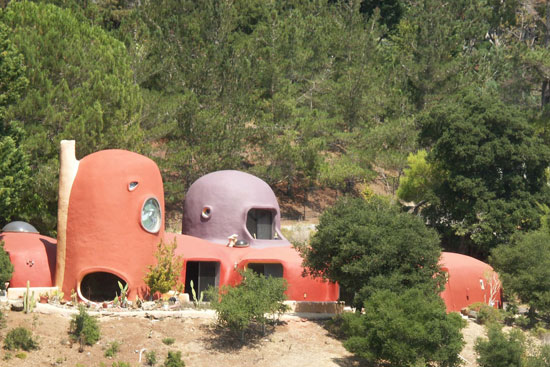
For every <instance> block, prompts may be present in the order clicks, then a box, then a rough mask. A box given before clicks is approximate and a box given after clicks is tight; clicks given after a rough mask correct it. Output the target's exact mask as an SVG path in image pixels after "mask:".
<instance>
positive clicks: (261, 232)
mask: <svg viewBox="0 0 550 367" xmlns="http://www.w3.org/2000/svg"><path fill="white" fill-rule="evenodd" d="M246 229H248V232H249V233H250V235H251V236H252V238H256V239H258V240H272V239H273V211H272V210H268V209H250V210H249V211H248V215H247V216H246Z"/></svg>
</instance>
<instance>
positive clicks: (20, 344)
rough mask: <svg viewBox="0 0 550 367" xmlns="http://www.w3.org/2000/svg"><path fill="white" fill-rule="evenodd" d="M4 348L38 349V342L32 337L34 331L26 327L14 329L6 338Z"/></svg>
mask: <svg viewBox="0 0 550 367" xmlns="http://www.w3.org/2000/svg"><path fill="white" fill-rule="evenodd" d="M4 348H6V349H7V350H18V349H22V350H24V351H27V352H28V351H31V350H33V349H38V342H37V341H36V340H34V339H33V338H32V332H31V331H30V330H28V329H25V328H24V327H18V328H15V329H12V330H11V331H10V332H9V333H8V335H6V339H5V340H4Z"/></svg>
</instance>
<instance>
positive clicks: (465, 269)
mask: <svg viewBox="0 0 550 367" xmlns="http://www.w3.org/2000/svg"><path fill="white" fill-rule="evenodd" d="M440 264H441V268H442V270H443V271H445V272H446V273H447V274H448V275H447V277H448V282H447V284H445V290H444V291H443V292H442V293H441V298H443V300H444V301H445V305H446V306H447V311H460V310H461V309H463V308H464V307H466V306H469V305H471V304H472V303H476V302H483V303H485V304H487V303H489V300H490V297H491V287H495V286H497V287H498V290H497V292H496V295H495V304H494V306H495V307H500V306H502V300H501V292H500V286H499V285H498V284H497V283H496V282H495V281H494V280H497V279H498V277H496V274H495V272H494V270H493V268H492V267H491V266H489V265H488V264H486V263H484V262H482V261H479V260H477V259H474V258H473V257H470V256H466V255H461V254H455V253H451V252H443V253H442V255H441V260H440ZM493 276H495V277H496V278H494V280H493V281H491V279H492V278H493ZM491 283H492V284H491Z"/></svg>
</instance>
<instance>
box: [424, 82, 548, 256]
mask: <svg viewBox="0 0 550 367" xmlns="http://www.w3.org/2000/svg"><path fill="white" fill-rule="evenodd" d="M420 123H421V135H420V136H421V141H422V142H423V144H424V145H426V146H431V150H430V153H429V154H428V157H427V160H428V162H429V163H430V164H433V165H436V166H437V167H438V169H440V170H441V171H443V172H445V176H444V177H443V180H442V181H441V182H440V183H439V184H438V186H437V187H436V188H435V190H434V192H435V196H436V198H437V199H435V200H432V201H431V202H430V205H429V206H428V207H427V208H425V209H424V210H423V211H422V213H423V214H424V215H425V216H426V217H427V218H428V220H429V222H430V223H431V224H432V225H434V226H435V227H436V228H438V229H439V231H440V232H441V233H442V234H443V235H444V245H445V246H447V247H449V248H453V246H455V247H458V246H459V245H460V246H462V248H464V247H466V246H467V247H468V249H469V250H470V251H472V252H474V251H475V252H476V253H478V254H480V255H484V256H486V255H487V254H488V252H489V250H490V249H492V248H494V247H495V246H496V245H497V244H500V243H505V242H507V241H508V239H509V238H510V236H511V235H512V234H513V233H514V232H515V231H517V230H518V229H519V230H522V231H527V230H529V229H533V228H537V227H538V226H539V221H538V218H539V217H540V211H539V210H538V208H537V204H536V203H537V202H542V201H543V200H545V197H546V196H545V195H546V193H545V192H546V187H547V185H546V175H545V169H546V167H548V165H549V164H550V149H549V147H548V145H546V144H545V143H544V141H543V140H542V139H540V137H539V136H537V134H535V133H534V131H533V129H532V128H531V127H530V126H529V125H528V124H527V121H526V119H525V116H524V115H522V114H521V113H520V112H518V109H517V108H515V107H513V106H509V105H506V104H505V103H503V102H502V101H501V100H500V98H499V97H497V96H494V95H493V94H491V93H490V92H486V91H478V90H474V89H466V90H464V91H461V92H459V93H457V94H455V95H451V96H449V97H448V98H446V99H445V103H441V104H439V105H438V106H437V107H434V108H433V109H431V110H430V111H429V113H426V114H425V115H423V117H422V118H421V120H420Z"/></svg>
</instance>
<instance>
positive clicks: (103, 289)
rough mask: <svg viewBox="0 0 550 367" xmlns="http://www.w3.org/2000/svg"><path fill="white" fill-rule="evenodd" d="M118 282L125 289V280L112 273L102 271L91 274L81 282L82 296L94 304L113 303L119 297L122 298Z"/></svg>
mask: <svg viewBox="0 0 550 367" xmlns="http://www.w3.org/2000/svg"><path fill="white" fill-rule="evenodd" d="M118 282H120V283H121V284H122V286H123V287H124V286H125V285H126V281H125V280H124V279H122V278H120V277H118V276H116V275H114V274H112V273H106V272H102V271H100V272H96V273H89V274H86V275H85V276H84V278H82V281H81V282H80V294H81V295H82V297H84V298H86V299H87V300H88V301H92V302H105V301H112V300H113V299H114V298H115V297H116V296H117V295H119V296H120V287H119V285H118Z"/></svg>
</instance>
